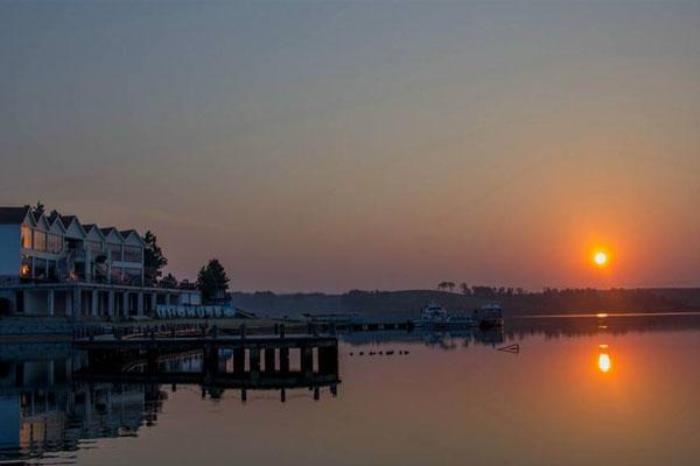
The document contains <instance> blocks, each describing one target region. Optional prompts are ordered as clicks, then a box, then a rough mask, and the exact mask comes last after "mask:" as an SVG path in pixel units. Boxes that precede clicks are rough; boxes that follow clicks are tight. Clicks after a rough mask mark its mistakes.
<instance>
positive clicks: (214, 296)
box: [143, 230, 231, 303]
mask: <svg viewBox="0 0 700 466" xmlns="http://www.w3.org/2000/svg"><path fill="white" fill-rule="evenodd" d="M144 241H145V243H146V245H145V247H144V257H143V260H144V281H145V284H146V286H159V287H162V288H184V289H193V290H194V289H196V290H199V292H200V293H201V294H202V301H203V302H204V303H211V302H218V301H223V300H225V299H226V292H227V291H228V289H229V283H230V282H231V280H230V279H229V277H228V275H227V274H226V269H224V266H223V265H221V262H219V260H218V259H216V258H213V259H210V260H209V262H207V264H206V265H203V266H202V267H201V268H200V269H199V272H198V273H197V281H196V282H195V283H191V282H190V281H189V280H182V281H178V280H177V278H175V276H174V275H173V274H172V273H168V274H167V275H165V276H163V268H164V267H165V266H166V265H168V259H167V258H166V257H165V254H163V250H162V248H161V247H160V246H159V245H158V238H157V237H156V235H155V234H153V232H151V231H150V230H149V231H147V232H146V235H145V236H144Z"/></svg>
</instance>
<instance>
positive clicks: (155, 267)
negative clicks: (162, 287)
mask: <svg viewBox="0 0 700 466" xmlns="http://www.w3.org/2000/svg"><path fill="white" fill-rule="evenodd" d="M143 240H144V241H145V243H146V247H145V248H144V250H143V254H144V256H143V265H144V271H143V274H144V278H145V280H146V284H147V285H151V286H152V285H155V284H156V282H157V281H158V279H159V278H160V276H161V275H162V273H163V272H162V269H163V267H165V266H166V265H168V259H167V258H166V257H165V256H164V255H163V251H162V250H161V249H160V246H158V238H157V237H156V235H154V234H153V233H152V232H151V231H150V230H149V231H147V232H146V236H144V238H143Z"/></svg>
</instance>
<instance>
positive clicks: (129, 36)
mask: <svg viewBox="0 0 700 466" xmlns="http://www.w3.org/2000/svg"><path fill="white" fill-rule="evenodd" d="M0 162H1V165H0V167H1V168H0V205H24V204H27V203H34V202H35V201H36V200H38V199H40V200H41V201H43V203H44V204H46V206H47V208H48V209H49V210H51V209H53V208H56V209H59V210H60V211H62V212H66V213H75V214H77V215H78V216H79V217H80V218H81V220H83V221H84V222H86V223H92V222H97V223H99V224H101V225H105V226H109V225H117V226H119V227H122V228H129V227H134V228H137V229H138V230H139V231H141V232H144V231H145V230H147V229H150V230H152V231H154V232H155V233H156V234H157V236H158V239H159V242H160V243H161V245H162V246H163V248H164V250H165V253H166V256H167V257H168V259H169V266H168V271H170V272H172V273H174V274H175V276H176V277H178V278H190V279H192V278H194V277H195V275H196V271H197V270H198V269H199V267H200V266H201V265H202V264H204V263H206V261H207V260H208V259H210V258H212V257H217V258H219V259H220V260H221V262H222V263H223V265H224V266H225V267H226V269H227V271H228V273H229V275H230V276H231V278H232V288H233V289H235V290H273V291H277V292H287V291H326V292H339V291H346V290H349V289H353V288H361V289H412V288H434V287H435V286H436V284H437V283H438V282H440V281H444V280H451V281H455V282H457V283H460V282H466V283H468V284H470V285H484V284H492V285H499V286H522V287H524V288H527V289H540V288H542V287H545V286H549V287H567V286H570V287H580V286H592V287H613V286H615V287H617V286H624V287H637V286H697V285H700V281H699V278H700V209H699V208H700V2H698V1H694V2H683V3H675V2H670V1H664V2H658V3H654V2H637V1H624V2H619V3H612V2H575V3H574V2H555V1H547V2H525V1H517V2H478V3H471V2H455V3H443V2H436V1H425V2H407V1H406V2H401V1H395V2H383V1H377V2H363V1H355V2H325V1H315V2H296V1H289V2H271V1H259V2H211V3H207V2H196V3H194V2H193V3H181V2H119V3H112V2H103V1H99V2H97V1H96V2H75V1H71V2H31V1H30V2H2V3H0ZM596 248H602V249H604V250H606V251H607V252H608V254H609V259H610V260H609V264H608V265H607V267H603V268H598V267H595V266H593V264H592V262H591V257H592V254H593V252H594V251H595V250H596Z"/></svg>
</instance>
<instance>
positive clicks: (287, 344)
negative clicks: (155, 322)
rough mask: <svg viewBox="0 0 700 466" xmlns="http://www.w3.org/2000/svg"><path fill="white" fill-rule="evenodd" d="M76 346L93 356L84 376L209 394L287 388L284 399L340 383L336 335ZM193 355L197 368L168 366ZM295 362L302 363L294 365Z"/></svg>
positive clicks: (99, 340)
mask: <svg viewBox="0 0 700 466" xmlns="http://www.w3.org/2000/svg"><path fill="white" fill-rule="evenodd" d="M73 346H74V347H75V348H76V349H79V350H82V351H85V352H86V353H87V356H88V361H89V363H88V366H87V368H86V370H83V371H80V372H79V373H77V374H75V377H76V378H78V379H81V380H84V381H92V382H115V383H127V384H132V383H133V384H173V385H177V384H197V385H201V386H202V389H203V391H205V392H209V393H210V394H212V393H220V392H222V391H223V390H225V389H240V390H242V399H244V400H245V396H246V394H245V390H250V389H256V390H282V394H281V397H282V400H283V401H284V400H285V397H286V394H285V392H284V390H286V389H291V388H302V387H306V388H309V389H312V390H313V391H314V398H315V399H318V396H319V388H320V387H322V386H329V387H330V389H331V393H332V394H333V395H335V393H336V390H337V388H336V387H337V385H338V384H339V383H340V378H339V374H338V339H337V338H336V337H334V336H320V335H306V334H304V335H292V336H284V335H280V336H258V335H254V336H246V335H241V336H217V335H212V336H202V337H181V338H170V337H168V338H155V337H151V338H144V337H138V338H114V337H113V336H102V337H96V338H88V339H82V340H76V341H74V342H73ZM292 353H293V354H292ZM193 354H195V355H200V356H201V365H200V366H199V367H198V369H197V370H195V371H192V370H190V371H183V370H178V369H176V370H167V367H165V366H167V361H172V360H173V358H177V357H178V355H190V357H192V356H191V355H193ZM200 356H198V357H200ZM292 356H294V358H293V357H292ZM292 361H294V362H298V364H296V365H295V367H293V364H292ZM164 367H165V370H163V369H164Z"/></svg>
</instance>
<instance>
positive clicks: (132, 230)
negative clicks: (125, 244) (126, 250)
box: [119, 228, 141, 238]
mask: <svg viewBox="0 0 700 466" xmlns="http://www.w3.org/2000/svg"><path fill="white" fill-rule="evenodd" d="M119 233H121V235H122V236H123V237H124V238H126V237H127V236H129V235H131V234H134V235H136V236H139V237H140V236H141V235H139V232H138V231H136V230H134V229H133V228H132V229H130V230H121V231H120V232H119Z"/></svg>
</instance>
